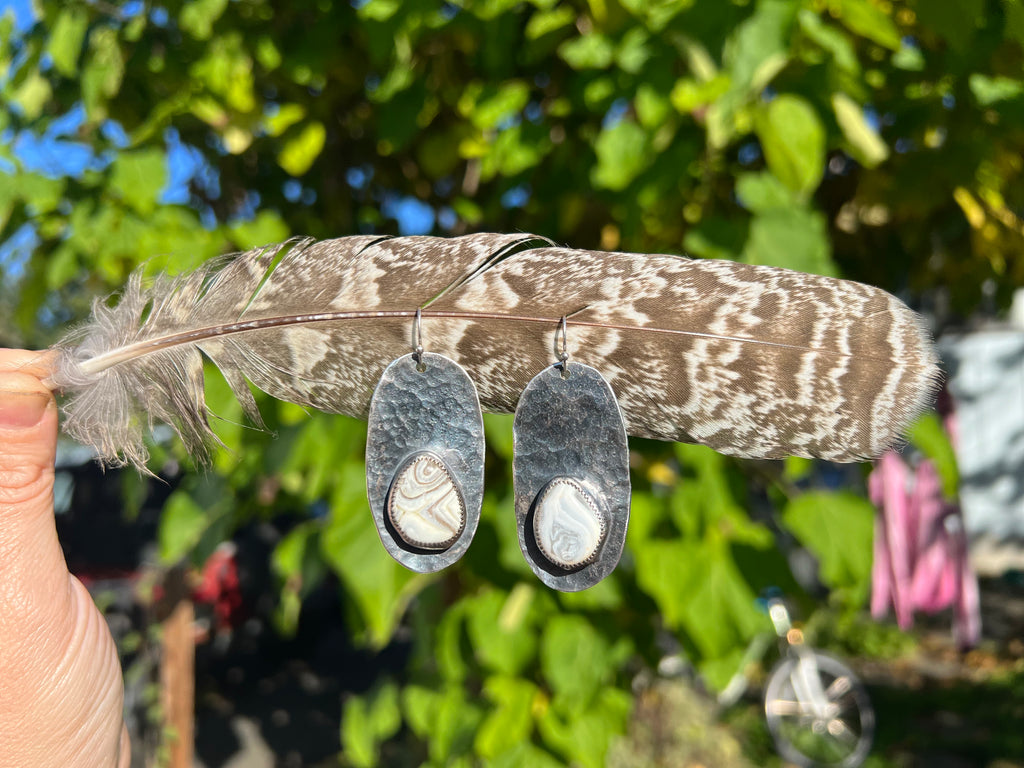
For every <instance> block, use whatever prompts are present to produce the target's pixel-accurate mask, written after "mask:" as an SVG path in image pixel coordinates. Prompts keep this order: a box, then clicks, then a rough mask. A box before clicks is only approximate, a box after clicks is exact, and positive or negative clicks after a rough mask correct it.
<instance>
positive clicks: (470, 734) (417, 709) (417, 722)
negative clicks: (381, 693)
mask: <svg viewBox="0 0 1024 768" xmlns="http://www.w3.org/2000/svg"><path fill="white" fill-rule="evenodd" d="M402 709H403V711H404V712H405V717H406V720H407V721H408V723H409V727H410V728H411V729H412V731H413V733H415V734H416V735H417V736H419V737H420V738H421V739H425V740H426V741H427V744H428V747H429V751H430V758H431V760H432V762H433V763H434V764H435V765H439V766H440V765H445V766H447V765H453V764H456V763H454V761H453V758H456V757H459V756H462V755H466V754H469V753H471V751H472V748H473V741H474V738H475V736H476V734H477V732H478V730H479V727H480V722H481V720H483V717H484V713H483V710H482V709H481V707H480V706H479V705H478V704H477V703H476V702H475V701H473V700H469V699H467V698H466V693H465V691H464V690H463V688H462V686H461V685H453V686H447V687H445V688H443V689H441V690H440V691H438V690H433V689H430V688H425V687H422V686H418V685H410V686H406V687H404V688H403V689H402Z"/></svg>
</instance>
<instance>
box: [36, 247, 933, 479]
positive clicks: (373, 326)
mask: <svg viewBox="0 0 1024 768" xmlns="http://www.w3.org/2000/svg"><path fill="white" fill-rule="evenodd" d="M417 308H420V309H422V328H423V336H424V340H425V346H426V348H427V349H428V350H429V351H432V352H438V353H441V354H444V355H447V356H448V357H451V358H452V359H454V360H456V361H457V362H459V363H460V364H461V365H462V366H463V367H465V368H466V369H467V370H468V371H469V373H470V375H471V376H472V378H473V380H474V382H475V383H476V385H477V388H478V390H479V394H480V401H481V404H482V406H483V407H484V409H485V410H489V411H496V412H510V411H512V410H514V408H515V405H516V402H517V401H518V398H519V395H520V393H521V392H522V391H523V389H524V387H525V386H526V384H527V382H528V381H529V380H530V378H531V377H532V376H534V375H535V374H536V373H537V372H538V371H540V370H541V369H542V368H544V367H545V366H547V365H550V364H551V363H552V362H554V359H555V356H554V352H553V341H554V335H555V332H556V328H557V327H558V321H559V318H561V317H562V316H563V315H564V316H566V317H567V318H568V340H569V347H570V352H571V354H572V357H573V359H576V360H579V361H580V362H583V363H586V364H588V365H591V366H593V367H595V368H597V369H598V370H599V371H601V373H602V374H603V375H604V376H605V378H607V379H608V381H609V383H610V384H611V386H612V388H613V389H614V391H615V393H616V396H617V397H618V400H619V405H620V407H621V409H622V412H623V415H624V417H625V420H626V425H627V429H628V431H629V433H630V434H631V435H635V436H640V437H651V438H658V439H663V440H677V441H683V442H696V443H703V444H705V445H708V446H710V447H712V448H714V449H715V450H718V451H720V452H722V453H726V454H730V455H733V456H742V457H759V458H778V457H783V456H787V455H797V456H808V457H820V458H824V459H830V460H833V461H856V460H860V459H866V458H871V457H874V456H877V455H879V454H880V453H882V452H883V451H884V450H885V449H886V448H888V447H890V446H891V445H892V444H893V443H894V442H896V441H897V440H898V439H899V438H900V435H901V434H902V432H903V431H904V429H905V428H906V427H907V425H908V424H909V423H910V421H911V420H912V419H913V418H914V417H915V416H916V415H917V414H918V413H919V412H920V411H921V410H922V409H923V408H925V407H926V406H927V405H928V403H929V402H930V398H931V396H932V394H933V392H934V389H935V386H936V382H937V380H938V375H939V374H938V368H937V365H936V356H935V352H934V349H933V345H932V343H931V340H930V339H929V337H928V334H927V333H926V332H925V330H924V329H923V326H922V324H921V321H920V319H919V318H918V317H917V315H915V314H914V313H913V312H911V311H910V310H909V309H908V308H907V307H906V306H905V305H904V304H902V303H901V302H900V301H898V300H897V299H896V298H894V297H893V296H891V295H889V294H888V293H886V292H884V291H882V290H880V289H878V288H874V287H871V286H867V285H862V284H859V283H853V282H848V281H843V280H837V279H833V278H828V277H821V276H816V275H808V274H803V273H799V272H793V271H789V270H785V269H778V268H773V267H762V266H751V265H746V264H739V263H734V262H726V261H711V260H689V259H685V258H682V257H677V256H662V255H654V256H651V255H640V254H629V253H614V252H595V251H583V250H572V249H568V248H560V247H554V246H552V245H550V244H549V243H547V241H543V240H541V239H540V238H537V237H534V236H531V235H522V234H518V235H496V234H478V235H469V236H465V237H458V238H450V239H446V238H435V237H398V238H382V237H367V236H363V237H343V238H338V239H334V240H325V241H320V242H315V241H311V240H299V241H289V242H287V243H283V244H279V245H274V246H268V247H265V248H260V249H256V250H252V251H249V252H247V253H244V254H241V255H238V256H235V257H232V258H229V259H226V260H214V261H213V262H210V263H208V264H206V265H204V266H203V267H201V268H200V269H198V270H196V271H194V272H191V273H187V274H183V275H179V276H176V277H168V276H162V277H159V278H157V280H156V281H155V282H154V283H153V284H152V285H149V286H144V285H143V281H142V278H141V276H140V275H139V274H138V273H136V274H135V275H134V276H132V278H131V279H130V280H129V282H128V284H127V286H126V287H125V288H124V290H123V292H122V295H121V297H120V300H119V302H118V303H117V304H116V306H112V307H111V306H108V304H107V303H106V302H104V301H97V302H96V303H95V305H94V310H93V317H92V319H91V320H90V321H89V322H88V323H87V324H86V325H84V326H83V327H82V328H80V329H78V330H77V331H75V332H73V333H72V334H71V335H70V336H69V337H68V338H67V339H65V340H64V341H63V342H61V343H60V344H58V345H57V355H56V363H55V367H54V371H53V374H52V376H51V382H52V384H53V385H54V386H55V387H56V388H58V389H60V390H62V391H63V392H64V393H65V394H67V395H68V398H67V400H66V402H65V404H64V412H65V430H66V431H67V432H68V433H69V434H70V435H72V436H73V437H75V438H76V439H77V440H79V441H80V442H83V443H85V444H87V445H90V446H92V447H93V448H94V449H95V450H96V451H97V453H98V455H99V457H100V459H101V460H102V461H104V462H106V463H110V464H115V465H116V464H133V465H136V466H139V467H141V466H143V465H144V464H145V461H146V459H147V452H146V447H145V442H144V436H145V433H146V430H147V429H148V428H150V427H151V426H152V424H153V423H154V422H156V421H159V422H166V423H168V424H171V425H173V426H174V428H175V429H176V430H177V432H178V434H179V435H180V436H181V438H182V439H183V440H184V442H185V444H186V446H187V447H188V449H189V450H190V451H192V452H194V453H196V454H198V455H199V456H204V455H205V452H206V450H207V448H208V446H209V444H210V441H211V440H212V439H214V435H213V433H212V431H211V429H210V427H209V424H208V421H207V417H208V413H207V408H206V404H205V401H204V395H203V375H204V374H203V358H204V356H205V357H206V358H207V359H209V360H210V361H212V362H213V363H214V364H215V365H216V366H217V368H219V370H220V371H221V373H222V374H223V375H224V377H225V379H226V380H227V382H228V384H229V385H230V386H231V388H232V390H233V391H234V393H235V395H236V396H237V397H238V398H239V400H240V402H241V404H242V406H243V408H244V410H245V412H246V413H247V414H248V416H249V417H250V418H251V419H253V420H254V421H255V422H256V423H257V424H261V422H260V418H259V413H258V410H257V408H256V403H255V401H254V399H253V397H252V394H251V392H250V389H249V386H248V384H247V380H248V381H249V382H252V384H254V385H255V386H256V387H258V388H259V389H261V390H263V391H264V392H267V393H268V394H270V395H272V396H274V397H277V398H280V399H282V400H287V401H290V402H294V403H299V404H302V405H306V406H311V407H313V408H318V409H320V410H323V411H329V412H335V413H344V414H349V415H352V416H357V417H363V418H365V417H366V414H367V410H368V408H369V403H370V397H371V395H372V393H373V389H374V387H375V386H376V383H377V381H378V379H379V378H380V375H381V372H382V371H383V369H384V367H385V366H386V365H387V364H388V363H389V362H390V361H391V360H393V359H394V358H396V357H398V356H400V355H403V354H406V353H407V352H409V351H410V332H411V326H412V317H413V316H414V314H415V311H416V309H417Z"/></svg>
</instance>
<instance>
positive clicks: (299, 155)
mask: <svg viewBox="0 0 1024 768" xmlns="http://www.w3.org/2000/svg"><path fill="white" fill-rule="evenodd" d="M326 140H327V129H325V128H324V125H323V123H320V122H317V121H312V122H309V123H306V125H305V127H303V129H302V131H301V132H300V133H299V135H298V136H295V137H294V138H292V139H289V140H288V141H287V142H285V145H284V147H283V148H282V150H281V152H280V153H279V154H278V156H277V163H278V165H280V166H281V167H282V168H284V169H285V170H286V171H287V172H288V173H290V174H291V175H292V176H301V175H302V174H304V173H305V172H306V171H308V170H309V169H310V168H311V167H312V165H313V163H314V162H316V159H317V158H318V157H319V156H320V152H321V150H323V148H324V142H325V141H326Z"/></svg>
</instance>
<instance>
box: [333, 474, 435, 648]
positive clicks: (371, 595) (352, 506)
mask: <svg viewBox="0 0 1024 768" xmlns="http://www.w3.org/2000/svg"><path fill="white" fill-rule="evenodd" d="M335 473H336V476H337V477H338V480H337V485H336V490H335V494H334V496H333V498H332V500H331V512H330V518H329V521H328V524H327V527H326V529H325V530H324V533H323V536H322V537H321V544H322V546H323V553H324V558H325V559H326V560H327V562H328V564H330V566H331V568H332V570H334V572H335V573H337V574H338V575H339V576H340V577H341V580H342V582H343V583H344V585H345V588H346V591H347V592H348V594H349V595H350V596H351V598H352V599H353V601H354V602H355V605H356V606H357V608H358V611H359V616H360V617H361V618H362V620H363V622H364V624H365V626H366V633H367V637H366V639H367V641H368V642H369V643H370V644H371V645H372V646H374V647H378V648H380V647H383V646H384V645H386V644H387V642H388V640H390V639H391V635H392V634H393V633H394V631H395V628H396V627H397V626H398V622H399V620H400V619H401V618H402V614H403V613H404V612H405V609H406V606H407V605H408V603H409V600H411V599H412V597H413V595H415V594H416V593H417V592H419V591H420V590H421V589H423V588H424V587H425V586H426V585H427V584H429V583H430V581H431V580H432V579H433V577H432V576H430V575H426V574H417V573H412V572H411V571H409V570H407V569H405V568H403V567H402V566H401V565H399V564H398V563H396V562H395V561H394V560H392V559H391V558H390V557H387V556H386V555H384V554H383V553H382V552H381V544H380V537H379V536H378V535H377V527H376V526H375V525H374V523H373V515H371V514H370V510H369V508H368V507H367V502H366V495H365V491H366V479H365V468H364V466H363V463H362V462H361V461H353V462H349V463H346V464H345V465H344V466H342V467H340V468H336V469H335Z"/></svg>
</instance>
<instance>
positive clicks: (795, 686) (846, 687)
mask: <svg viewBox="0 0 1024 768" xmlns="http://www.w3.org/2000/svg"><path fill="white" fill-rule="evenodd" d="M764 712H765V717H766V718H767V720H768V730H769V731H770V732H771V734H772V739H774V741H775V748H776V749H777V750H778V753H779V754H780V755H781V756H782V757H783V758H785V759H786V760H789V761H790V762H792V763H795V764H796V765H800V766H816V765H817V766H838V767H839V768H856V766H859V765H860V764H861V763H862V762H864V758H866V757H867V755H868V752H869V751H870V750H871V743H872V741H873V740H874V736H875V711H874V709H873V708H872V706H871V699H870V698H869V697H868V694H867V691H866V690H865V689H864V685H863V684H862V683H861V682H860V680H859V679H857V676H856V675H855V674H854V673H853V672H852V671H851V670H850V668H849V667H847V666H846V665H845V664H843V663H842V662H840V661H839V660H838V659H834V658H832V657H831V656H827V655H826V654H824V653H821V652H820V651H813V650H810V649H806V648H802V649H794V650H793V652H792V653H791V655H789V656H787V657H786V658H785V659H783V660H782V661H781V662H779V663H778V664H777V665H776V666H775V668H774V669H773V670H772V672H771V674H770V675H769V677H768V684H767V685H766V686H765V693H764Z"/></svg>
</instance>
